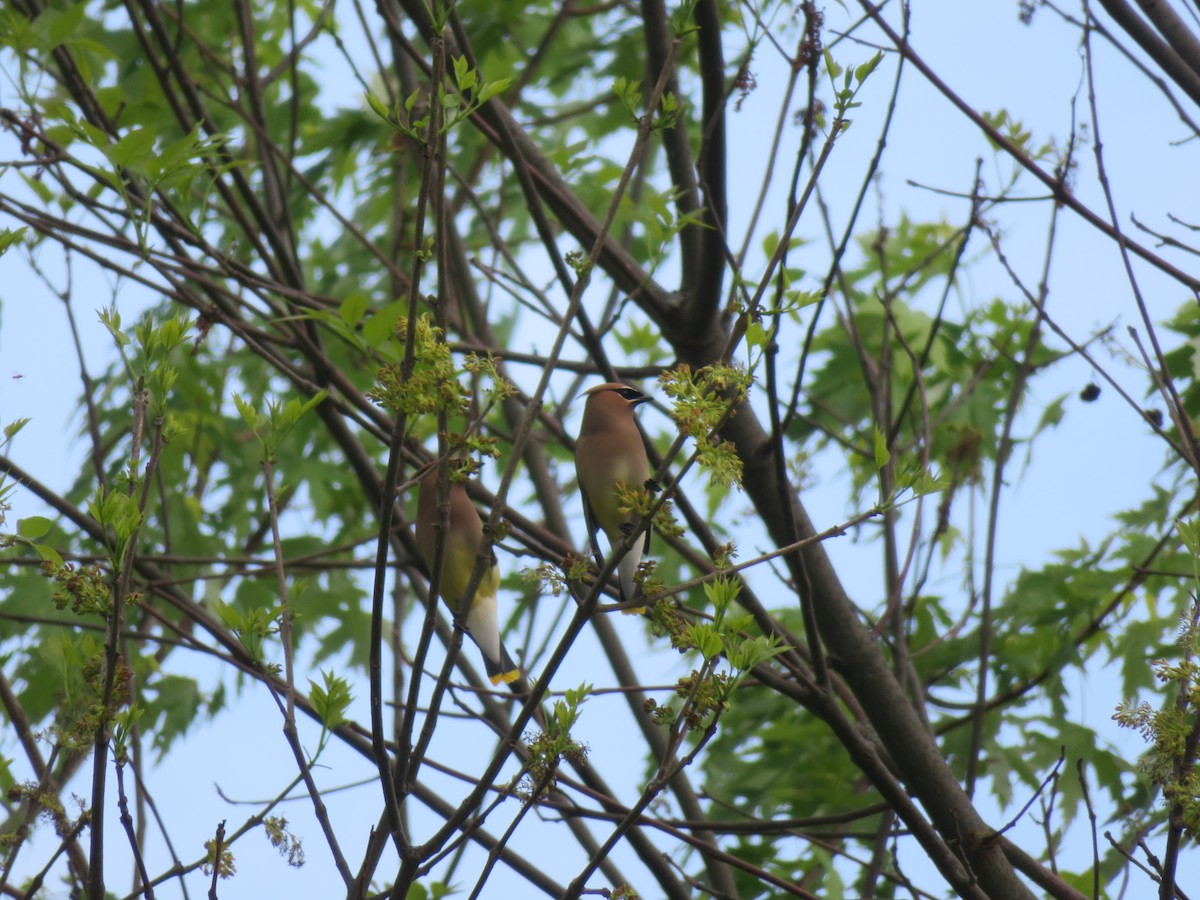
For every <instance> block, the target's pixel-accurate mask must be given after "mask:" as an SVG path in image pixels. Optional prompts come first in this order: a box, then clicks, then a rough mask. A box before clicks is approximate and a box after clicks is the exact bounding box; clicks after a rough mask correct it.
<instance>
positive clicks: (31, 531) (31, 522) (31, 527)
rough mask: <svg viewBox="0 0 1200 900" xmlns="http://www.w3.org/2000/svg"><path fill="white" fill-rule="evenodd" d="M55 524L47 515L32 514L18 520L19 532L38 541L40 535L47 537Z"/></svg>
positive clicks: (22, 535)
mask: <svg viewBox="0 0 1200 900" xmlns="http://www.w3.org/2000/svg"><path fill="white" fill-rule="evenodd" d="M53 525H54V523H53V522H51V521H50V520H49V519H47V518H46V517H45V516H30V517H29V518H27V519H18V520H17V534H19V535H20V536H21V537H23V538H27V539H28V540H31V541H36V540H37V539H38V538H40V537H45V536H46V535H47V534H48V533H49V531H50V528H51V527H52V526H53Z"/></svg>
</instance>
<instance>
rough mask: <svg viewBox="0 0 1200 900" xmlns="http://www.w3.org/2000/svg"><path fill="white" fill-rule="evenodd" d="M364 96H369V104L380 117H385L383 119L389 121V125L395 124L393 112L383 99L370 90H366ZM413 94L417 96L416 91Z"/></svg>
mask: <svg viewBox="0 0 1200 900" xmlns="http://www.w3.org/2000/svg"><path fill="white" fill-rule="evenodd" d="M363 96H364V97H366V98H367V106H369V107H371V109H372V111H373V112H374V113H375V115H377V116H379V118H381V119H383V121H385V122H387V123H388V124H389V125H392V124H394V123H393V122H392V113H391V111H390V110H389V109H388V108H387V105H386V104H385V103H384V102H383V101H382V100H380V99H379V98H378V97H376V96H375V95H374V94H372V93H371V92H370V91H364V92H363ZM413 96H414V97H415V96H416V92H415V91H414V92H413ZM410 99H411V98H410Z"/></svg>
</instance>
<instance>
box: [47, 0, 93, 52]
mask: <svg viewBox="0 0 1200 900" xmlns="http://www.w3.org/2000/svg"><path fill="white" fill-rule="evenodd" d="M86 11H87V4H86V3H76V4H75V5H74V6H68V7H67V8H66V9H62V10H57V11H56V12H57V15H55V16H53V17H52V18H51V19H50V22H49V27H48V28H46V37H47V38H48V39H49V41H50V49H54V48H55V47H58V46H60V45H62V44H65V43H66V42H67V41H68V40H70V39H71V36H72V35H73V34H75V32H76V30H77V29H78V28H79V25H80V23H81V22H82V21H83V14H84V13H85V12H86ZM48 12H50V10H47V11H46V12H45V13H43V14H42V16H45V15H46V14H47V13H48ZM42 16H39V17H38V24H39V25H40V24H41V19H42Z"/></svg>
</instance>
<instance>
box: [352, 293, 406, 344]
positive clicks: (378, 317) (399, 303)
mask: <svg viewBox="0 0 1200 900" xmlns="http://www.w3.org/2000/svg"><path fill="white" fill-rule="evenodd" d="M407 308H408V303H407V302H405V301H404V300H396V301H393V302H392V303H389V304H388V305H387V306H385V307H384V308H383V309H381V310H379V312H377V313H375V315H373V316H371V317H370V318H369V319H367V321H366V322H364V323H363V329H362V332H363V340H365V341H366V342H367V345H368V346H371V347H378V346H379V345H380V344H382V343H383V342H384V341H385V340H387V338H388V337H389V336H391V335H392V334H393V333H394V332H395V330H396V322H397V321H399V319H400V316H401V315H402V314H403V313H404V310H405V309H407Z"/></svg>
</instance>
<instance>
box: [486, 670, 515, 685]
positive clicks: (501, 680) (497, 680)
mask: <svg viewBox="0 0 1200 900" xmlns="http://www.w3.org/2000/svg"><path fill="white" fill-rule="evenodd" d="M520 674H521V670H520V669H512V670H510V671H508V672H497V673H496V674H495V675H492V676H491V680H492V684H512V683H513V682H514V681H516V680H517V676H519V675H520Z"/></svg>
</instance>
